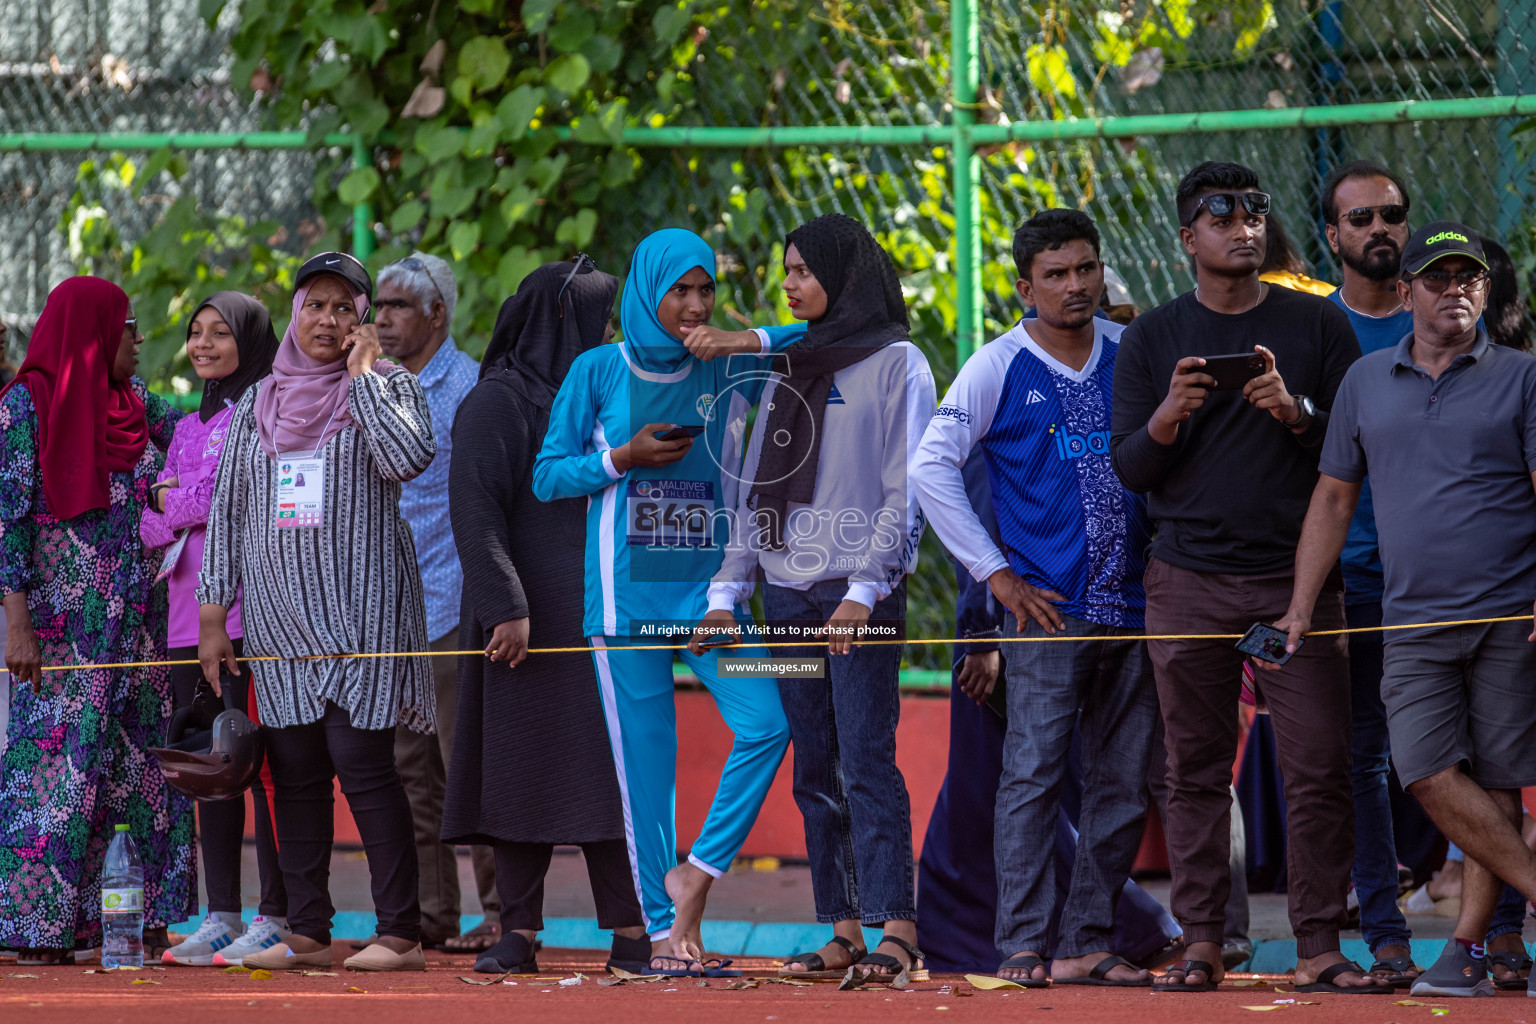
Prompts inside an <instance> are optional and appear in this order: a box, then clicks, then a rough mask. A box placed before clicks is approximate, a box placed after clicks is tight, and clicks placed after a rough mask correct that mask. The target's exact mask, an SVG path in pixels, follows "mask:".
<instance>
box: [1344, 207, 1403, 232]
mask: <svg viewBox="0 0 1536 1024" xmlns="http://www.w3.org/2000/svg"><path fill="white" fill-rule="evenodd" d="M1377 214H1381V222H1382V223H1383V224H1401V223H1402V222H1403V221H1405V220H1407V219H1408V207H1407V206H1405V205H1403V204H1402V203H1385V204H1383V205H1381V206H1357V207H1355V208H1354V209H1353V210H1346V211H1345V212H1343V213H1341V214H1339V220H1347V221H1349V226H1350V227H1352V228H1368V227H1370V226H1371V225H1372V224H1374V223H1375V222H1376V215H1377ZM1334 223H1335V224H1337V223H1338V221H1334Z"/></svg>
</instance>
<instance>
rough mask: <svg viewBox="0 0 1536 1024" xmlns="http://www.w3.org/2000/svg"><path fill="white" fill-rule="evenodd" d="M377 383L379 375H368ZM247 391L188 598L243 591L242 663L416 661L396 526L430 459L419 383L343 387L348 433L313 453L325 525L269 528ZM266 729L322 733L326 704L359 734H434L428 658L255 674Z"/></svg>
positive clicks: (419, 645) (408, 557)
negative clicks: (308, 727)
mask: <svg viewBox="0 0 1536 1024" xmlns="http://www.w3.org/2000/svg"><path fill="white" fill-rule="evenodd" d="M379 370H382V372H379ZM265 383H266V382H265V381H263V382H262V383H261V384H257V385H256V386H254V387H252V388H250V389H249V390H248V391H247V392H246V393H245V395H244V396H243V397H242V398H241V399H240V404H239V405H238V406H236V408H235V415H234V419H233V420H232V421H231V422H230V425H229V435H228V438H227V439H226V441H225V443H224V454H223V456H222V457H221V458H220V460H219V473H218V482H217V483H216V484H215V485H214V494H213V508H212V510H211V511H210V513H209V517H208V541H207V546H206V548H205V549H204V553H203V568H202V571H201V572H200V573H199V575H198V588H197V599H198V601H199V602H201V603H203V604H221V605H224V606H225V607H228V606H229V605H230V604H231V603H232V602H233V601H234V600H235V594H236V592H237V587H240V586H242V585H243V587H244V593H243V598H244V606H243V613H244V627H245V654H246V655H247V656H248V657H249V656H253V655H276V656H278V657H281V658H303V657H306V656H309V655H324V654H349V653H374V652H387V651H421V650H425V649H426V644H427V636H426V610H425V607H424V605H423V602H422V593H421V576H420V575H419V574H418V572H417V569H416V545H415V542H414V540H413V539H412V537H411V529H410V527H409V526H408V525H407V524H406V522H405V520H404V519H403V518H402V517H401V515H400V484H401V482H403V481H405V480H410V479H412V478H414V477H416V476H419V475H420V474H421V473H422V472H423V471H424V470H425V469H426V468H427V466H428V465H430V464H431V462H432V457H433V455H435V454H436V452H437V445H436V442H435V441H434V440H433V437H432V418H431V415H430V413H429V412H428V410H427V399H426V395H425V394H424V393H423V391H422V389H421V384H420V382H419V381H417V379H416V377H415V376H414V375H413V374H411V373H408V372H407V371H405V370H403V369H401V368H399V367H391V366H388V365H386V364H379V366H378V367H376V369H375V370H374V371H370V372H368V373H364V374H360V375H359V376H357V377H355V378H353V379H352V382H351V384H350V385H349V393H348V397H347V405H348V408H349V409H350V411H351V413H352V419H353V421H354V422H353V423H352V424H350V425H348V426H346V427H344V428H342V429H341V430H340V431H339V432H337V433H336V434H334V435H332V437H331V438H330V440H329V441H327V442H326V444H325V447H324V449H323V454H324V456H325V474H324V478H325V482H324V496H323V505H322V507H323V512H324V514H323V520H322V523H321V525H320V526H316V527H284V528H278V527H277V525H276V524H277V518H276V515H277V484H278V466H277V463H276V462H275V461H274V460H273V459H272V458H271V457H269V456H268V455H267V453H266V452H265V451H264V450H263V449H262V447H261V441H260V438H259V437H258V435H257V432H256V417H255V413H254V409H255V402H256V395H257V393H258V392H259V391H260V389H261V387H262V386H263V385H264V384H265ZM251 670H252V672H253V673H254V675H255V679H256V686H257V696H258V703H259V705H260V707H261V717H262V721H263V723H264V724H266V725H269V726H276V727H279V728H281V727H284V726H290V725H304V724H307V723H310V722H316V721H319V719H320V718H321V716H322V715H324V714H325V705H326V702H327V701H331V702H333V703H335V704H336V705H337V706H338V707H341V708H344V709H345V710H346V711H347V712H348V713H349V715H350V717H351V721H352V724H353V725H354V726H356V727H357V728H359V729H387V728H391V727H393V726H394V725H396V724H397V723H403V724H405V725H407V726H409V727H410V728H412V729H414V730H416V731H418V732H431V731H433V729H434V728H435V727H436V722H437V719H436V696H435V691H434V689H433V685H432V670H431V667H430V665H429V664H428V661H427V659H426V658H349V659H336V658H321V659H317V660H313V661H265V662H261V661H258V662H252V663H251Z"/></svg>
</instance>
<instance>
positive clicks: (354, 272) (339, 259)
mask: <svg viewBox="0 0 1536 1024" xmlns="http://www.w3.org/2000/svg"><path fill="white" fill-rule="evenodd" d="M318 274H335V275H336V276H337V277H339V278H341V279H342V280H343V281H346V282H347V284H349V285H351V286H352V287H353V289H355V290H356V291H360V292H362V293H363V294H364V295H366V296H368V304H369V305H370V306H371V305H373V278H371V277H369V276H368V268H367V267H365V266H363V265H362V264H361V263H360V262H358V260H357V257H355V256H348V255H347V254H346V253H344V252H322V253H320V254H318V255H316V256H311V257H310V258H309V259H307V260H305V261H304V265H303V266H302V267H300V268H299V276H298V277H296V278H294V280H293V290H294V291H298V290H299V289H300V288H302V287H304V284H305V282H306V281H308V280H309V279H310V278H312V277H315V276H316V275H318Z"/></svg>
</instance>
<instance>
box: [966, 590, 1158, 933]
mask: <svg viewBox="0 0 1536 1024" xmlns="http://www.w3.org/2000/svg"><path fill="white" fill-rule="evenodd" d="M1063 618H1064V619H1065V620H1066V634H1067V635H1069V636H1120V635H1129V634H1134V633H1139V632H1140V630H1129V629H1117V628H1114V627H1110V626H1100V625H1097V624H1095V623H1092V622H1085V621H1083V620H1082V619H1075V618H1073V617H1071V616H1069V615H1068V616H1063ZM1003 629H1004V633H1005V635H1008V636H1019V635H1023V636H1045V635H1046V633H1045V631H1044V630H1043V629H1042V628H1041V627H1040V625H1039V624H1038V623H1036V622H1035V621H1034V620H1033V619H1031V620H1029V621H1028V622H1026V623H1025V624H1024V628H1023V629H1022V630H1020V629H1019V624H1018V622H1017V620H1015V619H1014V617H1013V615H1012V614H1009V615H1008V617H1007V619H1006V620H1005V621H1004V624H1003ZM1058 635H1060V634H1059V633H1058ZM1006 664H1007V673H1006V679H1007V685H1008V694H1007V700H1008V734H1007V737H1006V739H1005V740H1004V741H1003V777H1002V783H1001V785H1000V786H999V787H998V791H997V814H996V819H997V823H996V832H995V834H994V838H993V848H994V853H995V857H996V860H997V927H996V930H995V933H994V938H995V939H996V942H997V948H998V951H999V952H1000V953H1002V954H1003V955H1004V956H1011V955H1012V954H1014V953H1019V952H1023V951H1024V950H1033V951H1035V952H1036V953H1039V954H1041V955H1042V956H1046V957H1055V958H1063V957H1076V956H1083V955H1084V954H1087V953H1092V952H1094V951H1096V950H1107V949H1110V948H1111V946H1112V944H1113V932H1114V916H1115V902H1116V900H1118V898H1119V896H1120V891H1121V888H1122V887H1123V886H1124V885H1125V881H1126V879H1127V878H1128V877H1129V876H1130V873H1131V866H1132V865H1133V864H1134V862H1135V860H1136V850H1137V848H1138V847H1139V846H1140V845H1141V833H1142V828H1143V826H1144V824H1145V822H1146V815H1147V792H1146V786H1147V768H1148V765H1149V763H1150V760H1151V752H1152V733H1153V730H1154V729H1155V728H1156V720H1157V716H1158V706H1157V691H1156V689H1155V687H1154V685H1153V681H1152V663H1151V662H1150V661H1149V660H1148V658H1147V648H1146V644H1145V643H1144V642H1143V641H1140V640H1117V641H1111V642H1105V643H1026V644H1012V645H1010V646H1009V648H1008V656H1007V659H1006ZM1074 726H1075V727H1076V728H1077V729H1078V730H1079V733H1080V736H1081V741H1082V749H1083V796H1082V801H1083V802H1082V811H1081V814H1080V815H1079V817H1078V822H1077V825H1078V829H1079V836H1078V844H1077V856H1076V859H1075V860H1074V862H1073V865H1072V881H1071V884H1070V886H1069V887H1068V890H1067V900H1066V904H1065V906H1064V907H1063V909H1062V912H1061V922H1060V925H1059V932H1058V934H1059V935H1060V939H1059V941H1058V943H1057V948H1056V949H1054V950H1051V949H1047V948H1046V944H1047V942H1048V941H1049V939H1048V936H1049V932H1050V925H1051V915H1052V911H1053V909H1054V907H1055V904H1056V872H1055V864H1054V860H1055V858H1054V857H1053V848H1054V843H1055V832H1056V820H1057V812H1058V810H1059V808H1060V805H1061V794H1062V784H1063V777H1064V775H1065V773H1066V765H1067V751H1068V748H1069V747H1070V746H1071V743H1072V731H1073V728H1074Z"/></svg>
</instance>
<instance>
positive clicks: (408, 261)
mask: <svg viewBox="0 0 1536 1024" xmlns="http://www.w3.org/2000/svg"><path fill="white" fill-rule="evenodd" d="M394 265H395V266H397V267H404V268H405V269H406V270H413V271H414V270H419V271H421V272H422V273H423V274H426V275H427V280H428V281H431V282H432V290H433V291H435V292H437V299H438V301H439V302H441V303H442V304H443V307H444V308H447V306H448V300H447V299H446V298H444V297H443V290H442V289H441V288H439V287H438V286H437V278H435V277H433V276H432V271H431V269H429V268H428V267H427V264H426V262H425V261H424V260H422V259H420V258H419V257H416V256H407V257H406V258H405V259H403V260H397V261H396V262H395V264H394Z"/></svg>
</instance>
